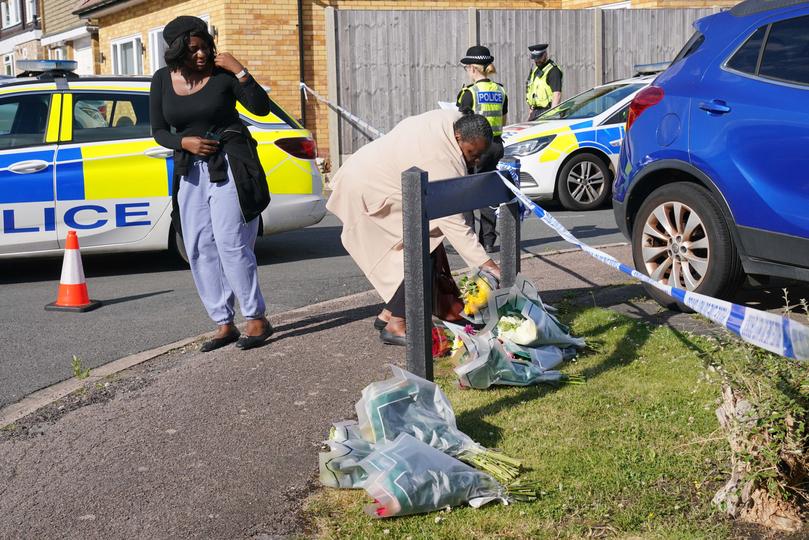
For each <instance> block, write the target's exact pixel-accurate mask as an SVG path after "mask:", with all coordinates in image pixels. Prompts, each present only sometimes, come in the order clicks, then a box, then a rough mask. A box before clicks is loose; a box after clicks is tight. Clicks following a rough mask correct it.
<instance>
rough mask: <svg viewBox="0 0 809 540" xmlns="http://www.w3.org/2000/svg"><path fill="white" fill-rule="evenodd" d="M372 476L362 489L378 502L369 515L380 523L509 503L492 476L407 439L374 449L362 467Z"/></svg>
mask: <svg viewBox="0 0 809 540" xmlns="http://www.w3.org/2000/svg"><path fill="white" fill-rule="evenodd" d="M359 465H360V467H362V468H363V469H364V470H365V471H366V472H367V475H368V476H367V479H366V480H365V481H364V482H363V483H362V484H361V487H362V488H364V489H365V491H366V492H367V493H368V495H370V496H371V497H372V498H373V499H374V502H373V504H369V505H367V506H366V507H365V512H366V513H367V514H368V515H370V516H372V517H377V518H385V517H393V516H405V515H408V514H420V513H424V512H432V511H435V510H441V509H443V508H445V507H447V506H460V505H463V504H467V503H469V504H471V505H472V506H475V507H478V506H480V505H482V504H485V503H487V502H491V501H494V500H500V501H502V502H503V503H506V502H507V499H506V491H505V490H504V489H503V488H502V487H501V486H500V484H498V483H497V481H496V480H495V479H494V478H492V477H491V476H490V475H488V474H486V473H483V472H481V471H478V470H476V469H474V468H472V467H470V466H469V465H466V464H465V463H462V462H461V461H459V460H457V459H455V458H454V457H452V456H449V455H447V454H445V453H444V452H441V451H439V450H436V449H435V448H433V447H432V446H430V445H428V444H425V443H424V442H422V441H419V440H418V439H416V438H415V437H413V436H412V435H410V434H408V433H399V435H397V437H396V438H395V439H394V440H392V441H388V442H385V443H382V444H379V445H377V446H376V447H375V450H374V451H373V452H372V453H371V454H369V455H368V456H367V457H366V458H365V459H363V460H362V461H361V462H360V463H359Z"/></svg>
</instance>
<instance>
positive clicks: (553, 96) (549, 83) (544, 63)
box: [525, 43, 562, 122]
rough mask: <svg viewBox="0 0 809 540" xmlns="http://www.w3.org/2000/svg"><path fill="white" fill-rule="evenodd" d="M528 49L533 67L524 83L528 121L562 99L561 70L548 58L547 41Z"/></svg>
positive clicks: (534, 118)
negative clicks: (528, 110)
mask: <svg viewBox="0 0 809 540" xmlns="http://www.w3.org/2000/svg"><path fill="white" fill-rule="evenodd" d="M528 50H529V51H530V52H531V59H533V61H534V67H533V68H531V73H529V74H528V81H526V85H525V86H526V90H525V100H526V101H527V102H528V107H529V109H530V113H529V115H528V121H529V122H530V121H532V120H536V119H537V117H538V116H539V115H540V114H542V113H544V112H545V111H547V110H548V109H552V108H553V107H556V106H557V105H559V102H561V101H562V70H561V69H559V66H557V65H556V63H554V61H553V60H550V59H549V58H548V44H547V43H541V44H539V45H531V46H530V47H528Z"/></svg>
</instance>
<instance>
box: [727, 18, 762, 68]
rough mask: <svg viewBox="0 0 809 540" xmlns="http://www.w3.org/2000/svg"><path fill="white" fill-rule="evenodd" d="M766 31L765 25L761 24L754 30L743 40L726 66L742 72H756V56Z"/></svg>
mask: <svg viewBox="0 0 809 540" xmlns="http://www.w3.org/2000/svg"><path fill="white" fill-rule="evenodd" d="M766 33H767V27H766V26H762V27H761V28H759V29H758V30H756V31H755V32H754V33H753V35H752V36H750V38H749V39H748V40H747V41H745V42H744V45H742V46H741V47H739V49H738V50H737V51H736V54H734V55H733V56H732V57H731V58H730V60H728V63H727V66H728V67H729V68H731V69H735V70H736V71H741V72H742V73H749V74H751V75H755V74H756V68H757V67H758V57H759V53H760V52H761V44H762V43H763V42H764V35H765V34H766Z"/></svg>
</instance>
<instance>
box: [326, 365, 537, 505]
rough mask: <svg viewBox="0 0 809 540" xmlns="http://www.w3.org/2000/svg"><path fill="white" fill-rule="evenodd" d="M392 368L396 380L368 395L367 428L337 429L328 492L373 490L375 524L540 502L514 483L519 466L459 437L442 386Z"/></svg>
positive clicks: (531, 486) (329, 444)
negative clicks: (461, 508)
mask: <svg viewBox="0 0 809 540" xmlns="http://www.w3.org/2000/svg"><path fill="white" fill-rule="evenodd" d="M391 368H392V370H393V372H394V377H393V378H391V379H388V380H385V381H381V382H377V383H373V384H371V385H369V386H368V387H366V388H365V389H364V390H363V397H362V399H361V400H360V402H359V403H357V413H358V415H359V417H360V421H359V422H354V421H345V422H338V423H336V424H334V425H333V426H332V429H331V430H330V433H329V439H328V440H327V441H325V442H324V447H323V449H322V451H321V453H320V456H319V457H320V480H321V482H322V483H323V485H325V486H328V487H335V488H361V489H365V490H366V492H367V493H368V494H369V495H370V496H371V497H372V498H373V499H374V502H373V504H371V505H368V506H366V508H365V510H366V512H367V513H368V514H369V515H371V516H374V517H392V516H402V515H407V514H416V513H422V512H430V511H434V510H440V509H443V508H446V507H447V506H456V505H460V504H465V503H469V504H470V505H471V506H473V507H475V508H477V507H479V506H481V505H483V504H485V503H487V502H490V501H494V500H500V501H502V502H504V503H507V502H509V501H532V500H535V499H536V498H537V494H538V493H539V486H538V485H536V484H535V483H532V482H523V481H520V480H516V481H515V480H514V479H515V477H516V476H517V475H518V474H519V469H520V463H519V462H518V461H516V460H513V459H511V458H509V457H507V456H503V455H502V454H498V453H497V452H492V451H491V450H487V449H486V448H484V447H482V446H480V445H479V444H477V443H475V442H474V441H473V440H472V439H470V438H469V437H468V436H467V435H466V434H464V433H463V432H461V431H459V430H458V428H457V427H456V424H455V413H454V412H453V410H452V407H451V406H450V404H449V401H448V400H447V398H446V396H445V395H444V393H443V392H441V390H440V389H439V388H438V387H437V386H435V385H434V384H433V383H431V382H429V381H426V380H424V379H421V378H419V377H416V376H415V375H413V374H411V373H408V372H407V371H405V370H403V369H400V368H396V367H393V366H391ZM464 461H465V462H466V463H464ZM469 464H472V465H474V467H475V468H473V467H470V466H469Z"/></svg>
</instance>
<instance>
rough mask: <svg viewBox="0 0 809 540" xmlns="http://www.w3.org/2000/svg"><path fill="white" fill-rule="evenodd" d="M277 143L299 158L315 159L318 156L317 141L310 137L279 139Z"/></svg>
mask: <svg viewBox="0 0 809 540" xmlns="http://www.w3.org/2000/svg"><path fill="white" fill-rule="evenodd" d="M275 145H276V146H277V147H278V148H280V149H281V150H283V151H284V152H286V153H287V154H289V155H291V156H293V157H296V158H298V159H315V158H316V157H317V143H315V140H314V139H310V138H309V137H290V138H288V139H278V140H277V141H275Z"/></svg>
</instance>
